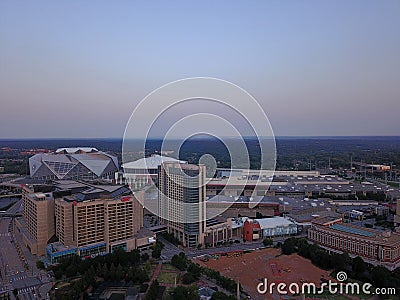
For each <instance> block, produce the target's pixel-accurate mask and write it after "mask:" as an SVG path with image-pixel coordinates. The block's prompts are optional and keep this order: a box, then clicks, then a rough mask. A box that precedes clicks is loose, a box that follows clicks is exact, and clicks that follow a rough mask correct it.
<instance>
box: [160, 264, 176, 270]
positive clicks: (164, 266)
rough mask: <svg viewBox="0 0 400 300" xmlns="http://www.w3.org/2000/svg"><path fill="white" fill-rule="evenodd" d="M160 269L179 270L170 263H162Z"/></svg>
mask: <svg viewBox="0 0 400 300" xmlns="http://www.w3.org/2000/svg"><path fill="white" fill-rule="evenodd" d="M161 270H168V271H176V272H179V270H178V269H177V268H175V267H174V266H173V265H171V264H163V265H162V267H161Z"/></svg>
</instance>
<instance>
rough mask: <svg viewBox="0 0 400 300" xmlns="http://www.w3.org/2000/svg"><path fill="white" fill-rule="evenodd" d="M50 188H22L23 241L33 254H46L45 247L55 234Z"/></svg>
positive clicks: (52, 199)
mask: <svg viewBox="0 0 400 300" xmlns="http://www.w3.org/2000/svg"><path fill="white" fill-rule="evenodd" d="M53 189H54V188H53V187H50V186H34V185H32V186H27V185H25V186H23V188H22V205H23V224H24V231H23V240H24V243H25V245H26V246H27V247H29V249H30V251H31V252H32V253H33V254H37V255H43V254H45V253H46V245H47V243H48V241H49V240H50V238H51V237H52V236H53V235H54V234H55V224H54V198H53V193H52V192H51V191H52V190H53Z"/></svg>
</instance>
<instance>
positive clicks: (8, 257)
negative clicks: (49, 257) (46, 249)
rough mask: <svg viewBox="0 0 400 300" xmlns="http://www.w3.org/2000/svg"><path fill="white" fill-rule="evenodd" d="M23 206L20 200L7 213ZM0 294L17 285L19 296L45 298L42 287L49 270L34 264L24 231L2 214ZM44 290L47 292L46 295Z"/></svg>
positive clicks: (15, 211) (0, 218) (0, 223)
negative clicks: (25, 244)
mask: <svg viewBox="0 0 400 300" xmlns="http://www.w3.org/2000/svg"><path fill="white" fill-rule="evenodd" d="M20 209H21V201H18V202H17V203H16V204H15V205H13V206H12V207H11V208H10V209H9V210H7V213H10V214H15V213H17V212H19V211H20ZM0 245H1V246H0V294H1V293H2V292H8V293H10V294H12V291H13V289H15V288H16V289H18V296H19V298H20V299H29V300H30V299H45V297H44V296H42V295H41V294H40V291H41V292H42V293H43V292H44V293H45V294H46V293H47V291H45V290H43V289H42V286H43V285H46V284H48V283H49V281H50V279H49V277H48V276H47V274H46V273H45V272H43V271H40V270H38V269H37V268H36V266H35V257H34V256H33V255H31V254H30V253H29V251H28V249H26V248H25V247H24V246H23V245H22V237H21V234H20V233H19V232H18V230H16V228H15V224H14V220H13V219H12V218H8V217H0ZM45 294H44V295H45Z"/></svg>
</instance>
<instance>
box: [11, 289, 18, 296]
mask: <svg viewBox="0 0 400 300" xmlns="http://www.w3.org/2000/svg"><path fill="white" fill-rule="evenodd" d="M12 293H13V295H14V296H15V297H17V296H18V289H17V288H15V289H13V291H12Z"/></svg>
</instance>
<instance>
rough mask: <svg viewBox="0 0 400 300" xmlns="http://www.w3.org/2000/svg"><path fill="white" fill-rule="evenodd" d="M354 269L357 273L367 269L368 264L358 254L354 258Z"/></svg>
mask: <svg viewBox="0 0 400 300" xmlns="http://www.w3.org/2000/svg"><path fill="white" fill-rule="evenodd" d="M352 267H353V271H354V272H357V273H363V272H365V271H366V270H367V264H366V263H365V262H364V260H363V259H362V258H361V257H359V256H357V257H355V258H354V259H353V264H352Z"/></svg>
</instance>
